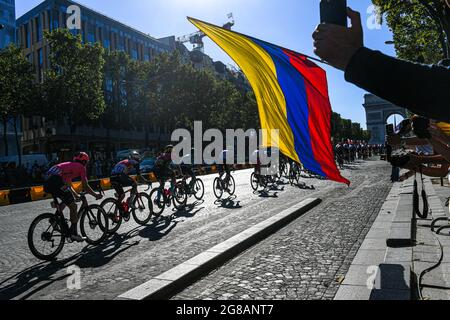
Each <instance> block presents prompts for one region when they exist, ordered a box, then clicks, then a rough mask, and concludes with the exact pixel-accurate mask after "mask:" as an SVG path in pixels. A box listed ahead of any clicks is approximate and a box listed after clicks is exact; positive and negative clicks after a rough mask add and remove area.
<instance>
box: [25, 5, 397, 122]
mask: <svg viewBox="0 0 450 320" xmlns="http://www.w3.org/2000/svg"><path fill="white" fill-rule="evenodd" d="M41 2H43V1H42V0H16V14H17V17H20V16H21V15H22V14H24V13H25V12H27V11H28V10H30V9H32V8H33V7H34V6H36V5H37V4H39V3H41ZM78 2H79V3H81V4H83V5H86V6H87V7H90V8H92V9H94V10H96V11H99V12H102V13H104V14H106V15H107V16H110V17H111V18H114V19H116V20H118V21H121V22H123V23H125V24H128V25H130V26H132V27H135V28H136V29H138V30H140V31H142V32H145V33H148V34H150V35H152V36H154V37H157V38H161V37H165V36H171V35H175V36H182V35H185V34H189V33H192V32H195V31H197V30H196V29H195V27H194V26H193V25H191V24H190V23H189V22H188V21H187V20H186V16H192V17H194V18H198V19H201V20H205V21H207V22H211V23H214V24H218V25H221V24H224V23H226V22H227V21H228V19H227V14H228V13H230V12H232V13H233V14H234V17H235V20H236V25H235V26H234V28H233V30H235V31H238V32H241V33H245V34H248V35H251V36H253V37H256V38H260V39H263V40H265V41H268V42H272V43H275V44H279V45H281V46H283V47H286V48H289V49H292V50H295V51H298V52H301V53H304V54H307V55H312V56H314V54H313V46H312V39H311V34H312V32H313V31H314V29H315V27H316V25H317V24H318V22H319V2H320V1H319V0H126V1H123V0H79V1H78ZM348 4H349V6H350V7H352V8H353V9H355V10H358V11H360V12H361V15H362V20H363V25H364V32H365V45H366V46H367V47H370V48H373V49H377V50H380V51H382V52H384V53H387V54H390V55H395V52H394V48H393V46H392V45H386V44H385V41H387V40H392V34H391V32H390V31H389V30H388V28H387V27H386V26H385V25H383V26H382V28H381V29H374V28H373V27H370V26H371V25H372V23H373V18H371V14H369V13H367V12H368V8H369V6H370V5H371V1H370V0H348ZM368 22H369V23H368ZM187 46H188V48H191V46H190V45H189V44H187ZM205 53H207V54H208V55H210V56H211V57H212V58H213V59H214V60H221V61H223V62H225V63H231V64H233V62H232V61H231V59H230V58H229V57H228V56H227V55H226V54H225V53H224V52H223V51H222V50H221V49H220V48H218V47H217V46H216V45H215V44H214V43H212V42H211V41H210V40H206V41H205ZM323 67H324V68H325V69H326V71H327V74H328V82H329V90H330V97H331V104H332V107H333V110H334V111H335V112H338V113H340V114H341V115H342V116H343V117H344V118H348V119H352V120H353V121H355V122H359V123H361V125H362V126H363V127H364V128H365V127H366V119H365V112H364V108H363V107H362V103H363V96H364V93H365V92H364V91H363V90H360V89H358V88H356V87H355V86H353V85H351V84H349V83H346V82H345V80H344V75H343V72H341V71H337V70H334V69H333V68H330V67H327V66H325V65H323Z"/></svg>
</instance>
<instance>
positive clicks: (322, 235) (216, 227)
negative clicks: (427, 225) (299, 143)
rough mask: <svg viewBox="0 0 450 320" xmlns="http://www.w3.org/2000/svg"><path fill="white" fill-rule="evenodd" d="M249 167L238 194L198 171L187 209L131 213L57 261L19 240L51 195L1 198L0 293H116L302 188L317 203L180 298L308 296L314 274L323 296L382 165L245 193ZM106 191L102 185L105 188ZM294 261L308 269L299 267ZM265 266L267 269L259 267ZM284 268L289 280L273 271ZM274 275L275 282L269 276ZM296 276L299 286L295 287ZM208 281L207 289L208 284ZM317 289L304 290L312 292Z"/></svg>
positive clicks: (366, 215)
mask: <svg viewBox="0 0 450 320" xmlns="http://www.w3.org/2000/svg"><path fill="white" fill-rule="evenodd" d="M250 174H251V171H250V170H246V171H241V172H236V173H235V178H236V182H237V189H236V194H237V198H236V199H234V200H232V201H228V202H224V203H218V202H214V196H213V195H212V181H213V178H214V177H215V176H207V177H204V181H205V186H206V189H207V193H206V196H205V199H204V202H201V203H196V205H195V206H192V207H191V208H190V209H189V210H187V211H185V212H166V213H165V216H164V217H163V218H162V219H160V220H158V221H154V222H153V224H151V225H149V226H147V227H139V226H137V225H136V224H135V223H134V222H130V223H128V224H126V225H125V226H122V228H121V230H120V231H119V234H118V235H116V236H114V237H113V238H111V239H110V240H109V241H108V242H107V243H105V244H104V245H102V246H100V247H95V248H94V247H90V246H87V247H84V246H82V245H75V244H72V245H66V247H65V248H64V250H63V252H62V253H61V255H60V257H59V260H58V261H57V262H53V263H41V262H39V261H38V260H36V259H35V258H34V257H33V256H32V255H31V253H30V252H29V250H28V246H27V243H26V234H27V230H28V227H29V225H30V224H31V221H32V220H33V219H34V218H35V217H36V216H37V215H38V214H40V213H43V212H47V211H49V210H48V209H49V201H42V202H35V203H29V204H22V205H14V206H8V207H1V208H0V299H114V298H115V297H117V296H119V295H120V294H122V293H124V292H126V291H128V290H130V289H131V288H133V287H135V286H138V285H140V284H142V283H143V282H146V281H148V280H149V279H150V278H152V277H154V276H157V275H159V274H161V273H163V272H165V271H167V270H169V269H171V268H173V267H174V266H176V265H178V264H180V263H182V262H184V261H186V260H188V259H190V258H192V257H194V256H196V255H198V254H200V253H201V252H203V251H205V250H207V249H209V248H211V247H213V246H215V245H217V244H219V243H220V242H222V241H224V240H227V239H229V238H230V237H232V236H234V235H236V234H238V233H240V232H242V231H244V230H246V229H247V228H248V227H249V226H252V225H255V224H257V223H259V222H261V221H263V220H265V219H267V218H269V217H271V216H273V215H274V214H276V213H279V212H281V211H282V210H285V209H287V208H289V207H291V206H292V205H293V204H294V203H298V202H299V201H301V200H302V199H305V198H308V197H320V198H322V199H324V200H325V202H324V204H322V205H321V206H320V207H319V211H317V210H314V211H313V212H312V213H311V214H308V216H307V218H301V220H300V221H298V222H296V223H295V224H294V225H292V227H289V228H288V229H285V230H283V232H282V233H280V236H278V235H277V236H275V237H274V238H271V239H270V240H269V241H267V242H264V245H263V246H257V247H256V248H254V249H252V250H250V251H249V252H248V253H247V254H245V255H243V256H241V257H240V258H238V259H237V260H235V261H233V262H232V263H230V264H229V265H227V266H226V267H225V268H223V269H221V270H219V271H218V272H217V277H218V278H216V280H215V281H212V280H211V277H208V278H206V279H205V280H204V281H201V282H200V283H199V284H198V285H196V286H194V287H193V288H191V289H189V290H187V291H186V292H183V293H182V294H181V295H180V296H179V297H187V298H224V297H228V298H230V297H231V298H240V297H241V296H245V295H248V297H250V298H253V297H263V298H268V297H271V296H272V295H268V293H269V291H268V290H270V293H272V292H273V293H276V294H275V295H274V296H276V295H279V296H280V297H281V295H285V297H293V298H294V297H307V296H306V295H302V294H303V293H302V294H300V293H301V292H303V291H302V290H303V288H306V290H307V292H309V291H314V288H317V291H320V290H321V289H320V288H321V287H320V286H321V283H324V284H325V282H324V280H323V279H327V281H328V282H330V283H331V285H330V284H328V286H329V288H328V289H329V291H328V292H327V294H328V296H330V295H331V294H332V293H333V292H334V290H333V283H332V282H333V278H334V275H335V274H338V273H343V274H345V272H344V271H345V270H344V269H345V263H346V261H347V260H348V259H349V257H350V256H351V255H352V252H354V251H356V249H357V246H358V242H359V241H360V238H361V237H362V235H363V233H364V231H365V228H366V227H367V228H368V227H369V226H370V225H369V224H370V221H371V220H372V218H374V214H375V213H376V212H378V207H379V206H381V203H380V204H379V202H382V199H383V197H385V195H386V194H387V192H388V189H389V184H388V183H387V182H386V181H387V180H388V168H387V167H386V165H385V164H382V163H380V162H368V163H365V164H359V165H358V166H355V167H352V168H350V169H347V170H345V171H344V175H345V176H346V177H349V178H350V180H352V182H353V185H352V187H351V188H350V189H349V188H347V187H346V186H344V185H340V184H336V183H332V182H329V181H317V180H307V182H308V184H314V186H315V190H302V189H298V188H293V187H290V186H287V185H286V186H281V187H280V188H281V190H279V191H271V192H270V193H269V194H267V195H261V194H254V193H252V192H251V188H250V186H249V181H250ZM111 195H112V192H109V194H108V196H111ZM327 199H328V200H327ZM346 213H348V216H347V215H346ZM361 226H362V227H361ZM286 232H287V233H286ZM286 235H287V236H288V237H287V238H284V237H286ZM300 236H301V238H302V239H301V241H299V238H298V237H300ZM280 241H281V242H280ZM263 248H266V249H263ZM269 252H271V253H270V254H269ZM266 253H267V254H266ZM271 255H272V256H271ZM289 255H291V256H289ZM252 257H253V258H252ZM346 259H347V260H346ZM244 261H246V262H244ZM250 261H251V262H250ZM295 261H297V262H298V261H301V263H300V264H295V263H293V262H295ZM243 262H244V264H242V263H243ZM263 265H265V268H262V267H261V266H263ZM70 266H77V267H78V268H80V271H81V289H79V290H70V289H68V286H67V281H68V280H69V278H68V276H69V274H68V270H70V269H68V267H70ZM233 266H236V267H237V269H236V270H234V269H233V268H234V267H233ZM253 266H254V267H253ZM271 266H272V267H271ZM316 266H320V267H319V268H316ZM299 267H301V268H302V270H303V268H311V270H309V271H308V272H303V271H302V270H299V269H298V268H299ZM247 269H248V270H247ZM250 269H252V270H250ZM335 269H336V270H335ZM341 269H342V270H341ZM270 270H272V271H270ZM277 270H280V271H277ZM304 270H305V271H306V270H308V269H304ZM237 272H242V274H238V273H237ZM269 273H273V276H272V275H266V274H269ZM316 273H317V274H316ZM322 273H326V274H327V276H323V275H322ZM282 274H286V276H287V277H292V279H289V278H281V277H279V276H278V275H282ZM257 277H259V278H261V279H262V280H261V283H262V284H264V286H266V287H267V288H268V290H263V291H260V290H259V289H258V293H255V292H253V291H251V289H247V288H246V287H251V288H252V289H253V288H254V287H255V288H261V285H256V282H255V281H260V279H259V278H258V279H257ZM299 277H306V278H303V279H302V278H300V279H299ZM272 280H273V283H268V281H272ZM236 281H237V286H235V282H236ZM244 281H248V282H244ZM275 281H277V282H275ZM279 281H282V282H279ZM316 282H318V284H316ZM298 283H300V284H301V287H296V285H298ZM242 285H244V286H242ZM207 286H210V287H211V288H210V289H211V290H208V291H206V290H207ZM285 286H286V287H285ZM277 288H286V290H285V289H277ZM262 289H264V287H263V288H262ZM232 290H237V291H236V292H234V291H232ZM272 290H279V291H272ZM292 290H293V291H292ZM308 290H309V291H308ZM317 291H316V292H317ZM264 292H266V293H267V294H263V293H264ZM292 292H296V293H295V294H292ZM316 292H312V295H311V296H316V295H315V294H316ZM230 294H233V296H229V295H230ZM224 295H225V296H224ZM227 295H228V296H227ZM328 296H327V297H328ZM245 297H246V296H245Z"/></svg>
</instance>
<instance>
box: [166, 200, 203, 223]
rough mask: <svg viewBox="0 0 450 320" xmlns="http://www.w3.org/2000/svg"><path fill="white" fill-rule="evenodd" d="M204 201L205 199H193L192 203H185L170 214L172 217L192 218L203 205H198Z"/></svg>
mask: <svg viewBox="0 0 450 320" xmlns="http://www.w3.org/2000/svg"><path fill="white" fill-rule="evenodd" d="M204 203H205V200H200V201H195V202H194V203H190V204H187V205H186V206H185V207H184V209H183V210H174V211H173V214H172V218H173V219H177V218H193V217H195V216H196V215H197V214H198V213H199V212H200V211H202V210H204V209H205V207H199V206H201V205H202V204H204Z"/></svg>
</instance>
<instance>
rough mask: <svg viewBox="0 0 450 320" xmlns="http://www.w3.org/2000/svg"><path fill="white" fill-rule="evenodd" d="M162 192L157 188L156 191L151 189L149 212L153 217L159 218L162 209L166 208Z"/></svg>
mask: <svg viewBox="0 0 450 320" xmlns="http://www.w3.org/2000/svg"><path fill="white" fill-rule="evenodd" d="M162 193H163V190H162V189H160V188H158V189H153V191H152V192H150V203H151V205H150V210H151V213H152V215H154V216H155V217H159V216H160V215H162V214H163V212H164V209H165V208H166V202H165V199H164V195H163V194H162ZM158 194H159V199H158Z"/></svg>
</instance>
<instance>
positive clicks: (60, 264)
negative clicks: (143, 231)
mask: <svg viewBox="0 0 450 320" xmlns="http://www.w3.org/2000/svg"><path fill="white" fill-rule="evenodd" d="M136 229H138V228H136ZM136 229H133V230H131V231H130V232H128V233H126V234H124V235H117V234H115V235H114V236H112V237H110V238H109V239H107V240H106V241H105V242H104V243H103V244H101V245H100V246H97V247H92V246H86V247H84V248H83V249H82V250H81V251H80V252H79V253H77V254H75V255H73V256H71V257H69V258H66V259H62V260H55V261H52V262H40V263H38V264H36V265H34V266H32V267H29V268H26V269H24V270H22V271H20V272H18V273H16V274H15V275H13V276H11V277H9V278H7V279H5V280H3V281H2V282H0V300H6V299H8V300H9V299H14V298H16V297H18V296H20V295H22V294H24V293H26V294H25V295H23V296H21V297H20V299H21V300H23V299H27V298H30V297H32V296H33V295H34V294H36V293H38V292H40V291H41V290H43V289H45V288H46V287H48V286H50V285H52V284H53V283H55V282H58V281H63V280H64V279H66V278H67V277H69V276H70V274H66V273H64V274H62V275H57V273H58V272H60V271H61V270H63V269H65V268H68V267H69V266H72V265H76V266H77V267H79V268H81V269H84V268H98V267H101V266H104V265H106V264H108V263H109V262H110V261H112V260H113V259H114V258H115V257H117V256H118V255H119V254H121V253H123V252H124V251H126V250H129V249H130V248H132V247H134V246H136V245H138V244H139V241H135V242H134V243H130V244H127V245H126V246H125V247H123V245H124V243H125V242H126V241H127V240H130V239H132V238H134V237H136V236H137V235H138V234H137V233H136ZM119 249H120V250H119ZM14 280H15V281H14ZM10 281H14V282H12V283H10V284H6V283H8V282H10ZM30 290H31V291H30Z"/></svg>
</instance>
